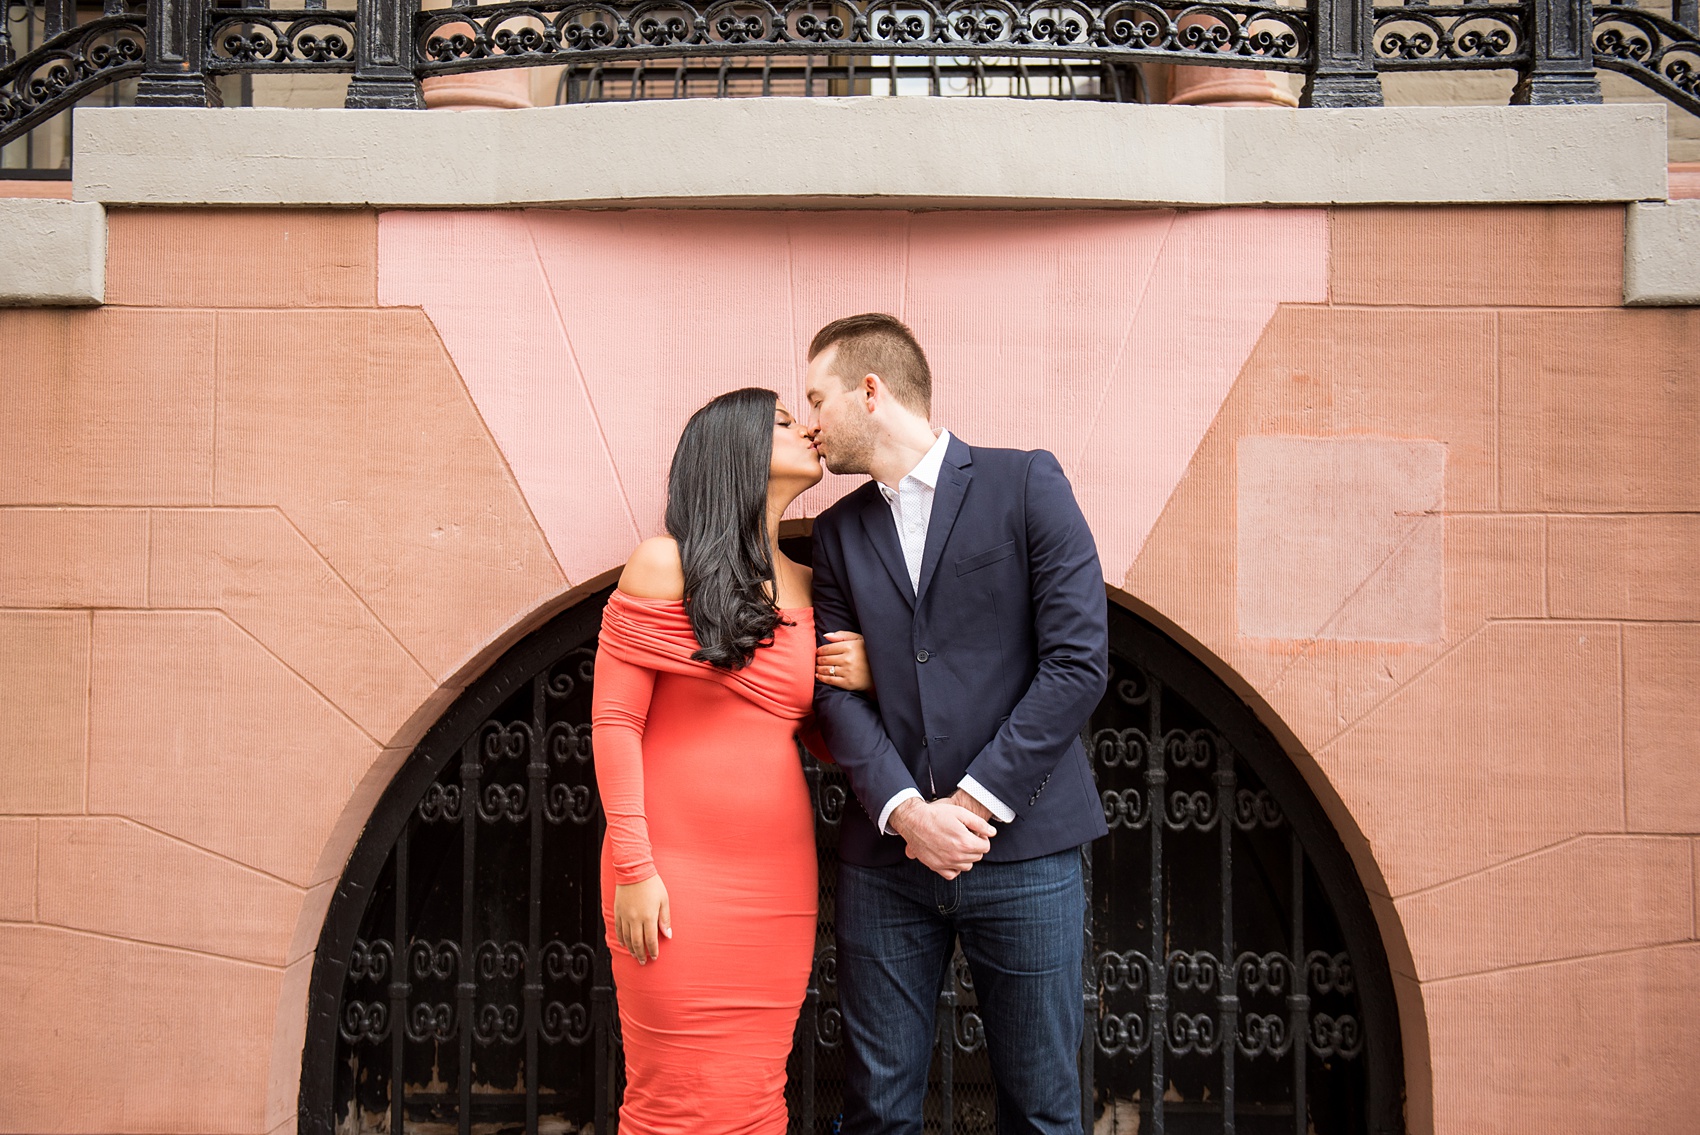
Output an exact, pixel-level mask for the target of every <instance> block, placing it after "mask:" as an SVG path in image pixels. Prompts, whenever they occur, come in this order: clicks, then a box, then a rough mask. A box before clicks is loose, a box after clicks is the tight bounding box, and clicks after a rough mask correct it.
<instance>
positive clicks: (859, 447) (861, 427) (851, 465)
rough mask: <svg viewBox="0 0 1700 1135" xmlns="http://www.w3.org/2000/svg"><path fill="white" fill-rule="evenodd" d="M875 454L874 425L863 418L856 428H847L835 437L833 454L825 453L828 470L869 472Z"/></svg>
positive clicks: (833, 471) (836, 471)
mask: <svg viewBox="0 0 1700 1135" xmlns="http://www.w3.org/2000/svg"><path fill="white" fill-rule="evenodd" d="M873 454H874V427H873V422H872V421H871V420H870V419H868V418H865V417H864V418H862V419H861V420H860V422H859V423H858V425H857V426H856V427H855V428H854V429H847V430H845V431H843V432H842V433H841V434H839V435H838V436H837V437H835V438H834V439H833V446H832V452H831V454H825V453H823V454H822V456H823V457H825V458H826V467H827V470H828V472H832V473H867V472H869V470H870V469H871V467H872V459H873Z"/></svg>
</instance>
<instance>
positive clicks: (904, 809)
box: [885, 796, 922, 839]
mask: <svg viewBox="0 0 1700 1135" xmlns="http://www.w3.org/2000/svg"><path fill="white" fill-rule="evenodd" d="M921 806H922V804H921V798H920V797H919V796H911V797H909V799H907V800H903V801H900V802H899V803H898V805H897V807H895V808H893V809H892V810H891V815H890V816H889V817H887V819H886V822H885V826H886V827H887V828H889V829H890V830H892V831H894V832H896V833H897V834H898V835H900V836H902V837H903V838H904V839H908V838H909V820H910V819H911V818H913V816H914V815H915V809H916V808H919V807H921Z"/></svg>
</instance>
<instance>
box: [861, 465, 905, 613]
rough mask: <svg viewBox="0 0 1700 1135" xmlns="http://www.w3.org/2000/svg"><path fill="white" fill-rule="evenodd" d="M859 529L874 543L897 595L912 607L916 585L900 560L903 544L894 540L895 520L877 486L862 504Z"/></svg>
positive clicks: (895, 538)
mask: <svg viewBox="0 0 1700 1135" xmlns="http://www.w3.org/2000/svg"><path fill="white" fill-rule="evenodd" d="M861 520H862V531H864V532H866V533H867V534H868V543H870V544H872V545H873V546H874V551H875V552H877V553H878V554H879V558H880V563H882V564H884V565H885V570H886V571H887V572H889V573H890V574H891V581H892V582H893V583H895V584H896V585H897V591H898V594H900V595H902V596H903V601H904V602H905V603H908V604H909V607H910V609H911V610H913V609H914V607H915V588H914V585H912V584H911V583H910V582H909V565H908V564H906V563H904V562H903V547H902V545H900V544H899V543H898V542H897V522H896V521H895V520H893V519H892V518H891V506H890V505H888V504H886V503H885V498H884V497H883V496H881V495H880V492H879V488H878V487H877V486H875V488H874V491H873V492H872V493H870V494H869V496H868V499H867V501H866V502H864V503H863V505H862V513H861Z"/></svg>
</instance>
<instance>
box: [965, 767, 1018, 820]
mask: <svg viewBox="0 0 1700 1135" xmlns="http://www.w3.org/2000/svg"><path fill="white" fill-rule="evenodd" d="M956 787H958V788H960V789H962V791H964V792H966V793H968V795H970V796H972V797H973V798H974V799H976V800H978V801H979V802H980V803H982V804H984V805H985V806H986V811H988V812H990V813H991V814H992V817H993V818H994V819H996V820H997V821H998V822H1000V823H1005V824H1008V823H1012V822H1014V820H1015V813H1014V812H1013V811H1012V810H1011V809H1010V807H1009V805H1008V804H1005V803H1004V802H1003V801H1002V800H999V799H998V798H997V797H996V796H993V795H992V794H991V793H990V792H988V791H986V786H985V785H983V784H981V783H980V782H979V781H977V780H975V779H974V778H973V777H971V776H965V777H963V778H962V779H961V780H959V781H957V782H956Z"/></svg>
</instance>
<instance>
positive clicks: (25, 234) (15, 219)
mask: <svg viewBox="0 0 1700 1135" xmlns="http://www.w3.org/2000/svg"><path fill="white" fill-rule="evenodd" d="M105 293H106V210H105V209H103V208H101V207H100V206H99V205H96V204H90V203H87V202H80V201H63V200H55V199H53V198H32V197H6V198H0V305H7V306H19V305H32V306H53V305H56V306H83V305H87V304H97V303H100V302H101V300H102V299H103V298H104V296H105Z"/></svg>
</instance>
